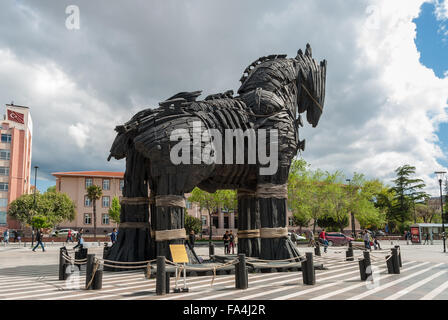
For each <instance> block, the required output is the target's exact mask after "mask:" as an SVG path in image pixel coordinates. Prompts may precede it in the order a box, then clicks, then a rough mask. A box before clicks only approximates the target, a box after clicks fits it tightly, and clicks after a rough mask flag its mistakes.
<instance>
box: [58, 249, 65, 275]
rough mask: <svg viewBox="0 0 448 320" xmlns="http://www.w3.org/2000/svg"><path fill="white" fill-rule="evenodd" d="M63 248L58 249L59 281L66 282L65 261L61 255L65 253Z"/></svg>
mask: <svg viewBox="0 0 448 320" xmlns="http://www.w3.org/2000/svg"><path fill="white" fill-rule="evenodd" d="M65 250H66V249H65V247H62V248H59V280H66V276H65V268H66V265H65V259H64V257H63V256H62V253H63V252H65Z"/></svg>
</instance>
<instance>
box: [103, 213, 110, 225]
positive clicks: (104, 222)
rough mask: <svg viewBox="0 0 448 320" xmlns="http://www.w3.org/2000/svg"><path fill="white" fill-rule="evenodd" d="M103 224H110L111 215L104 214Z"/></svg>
mask: <svg viewBox="0 0 448 320" xmlns="http://www.w3.org/2000/svg"><path fill="white" fill-rule="evenodd" d="M101 220H102V223H103V224H109V214H108V213H105V214H103V218H102V219H101Z"/></svg>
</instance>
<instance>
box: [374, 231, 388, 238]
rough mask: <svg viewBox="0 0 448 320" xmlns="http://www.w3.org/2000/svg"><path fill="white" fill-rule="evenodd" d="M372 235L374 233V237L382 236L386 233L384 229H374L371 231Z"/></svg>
mask: <svg viewBox="0 0 448 320" xmlns="http://www.w3.org/2000/svg"><path fill="white" fill-rule="evenodd" d="M373 235H374V236H375V237H384V236H385V235H386V233H385V232H384V231H381V230H377V231H374V232H373Z"/></svg>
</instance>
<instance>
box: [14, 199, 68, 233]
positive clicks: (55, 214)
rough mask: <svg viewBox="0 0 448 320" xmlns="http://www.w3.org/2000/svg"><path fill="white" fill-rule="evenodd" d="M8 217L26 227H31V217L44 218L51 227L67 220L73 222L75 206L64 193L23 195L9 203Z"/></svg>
mask: <svg viewBox="0 0 448 320" xmlns="http://www.w3.org/2000/svg"><path fill="white" fill-rule="evenodd" d="M8 215H10V216H11V217H13V218H14V219H16V220H18V221H20V222H21V223H24V224H26V225H29V226H32V225H33V217H35V216H39V217H44V218H45V221H46V222H47V223H48V224H49V225H50V226H51V227H54V226H55V225H57V224H59V223H61V222H62V221H65V220H68V221H73V220H74V219H75V216H76V211H75V204H74V203H73V201H72V200H71V199H70V198H69V197H68V195H66V194H65V193H53V192H45V193H44V194H40V193H36V202H35V203H34V195H32V194H24V195H22V196H20V197H19V198H18V199H16V200H14V201H13V202H11V204H10V206H9V209H8Z"/></svg>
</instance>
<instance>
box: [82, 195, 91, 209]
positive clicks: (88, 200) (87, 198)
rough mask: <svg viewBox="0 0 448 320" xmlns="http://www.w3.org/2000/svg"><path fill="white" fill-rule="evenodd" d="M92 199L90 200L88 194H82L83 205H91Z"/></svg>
mask: <svg viewBox="0 0 448 320" xmlns="http://www.w3.org/2000/svg"><path fill="white" fill-rule="evenodd" d="M91 206H92V201H90V199H89V197H88V196H84V207H91Z"/></svg>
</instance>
